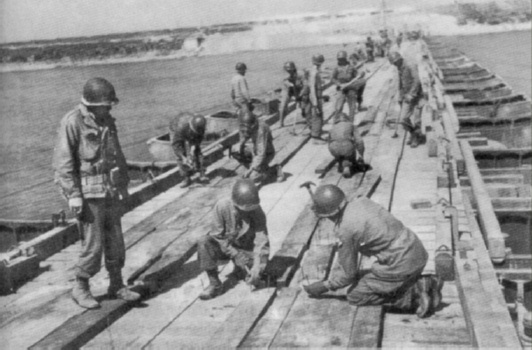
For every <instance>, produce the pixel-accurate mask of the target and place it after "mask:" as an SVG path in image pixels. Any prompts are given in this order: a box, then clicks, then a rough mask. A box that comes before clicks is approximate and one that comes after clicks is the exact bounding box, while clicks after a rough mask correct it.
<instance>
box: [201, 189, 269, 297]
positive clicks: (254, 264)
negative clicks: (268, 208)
mask: <svg viewBox="0 0 532 350" xmlns="http://www.w3.org/2000/svg"><path fill="white" fill-rule="evenodd" d="M269 254H270V241H269V239H268V231H267V226H266V215H265V214H264V211H263V210H262V208H261V206H260V199H259V191H258V189H257V187H256V186H255V184H254V183H253V181H251V180H249V179H240V180H238V181H237V182H236V183H235V185H234V186H233V190H232V194H231V198H225V199H222V200H220V201H219V202H218V203H216V206H215V208H214V222H213V228H212V230H211V231H210V232H209V234H208V235H206V236H205V237H203V238H202V239H200V240H199V242H198V258H199V262H200V268H201V269H202V270H203V271H205V272H206V273H207V276H208V277H209V286H208V287H207V289H206V290H205V291H203V292H202V293H201V294H200V299H202V300H207V299H212V298H214V297H216V296H218V295H220V294H222V293H223V287H222V282H221V281H220V279H219V277H218V261H219V260H222V259H227V258H230V259H232V260H233V263H234V264H235V269H236V271H234V272H233V275H234V276H238V275H243V276H246V275H247V278H246V280H247V282H248V284H250V285H252V286H258V285H259V284H260V283H259V282H260V281H261V274H262V273H263V271H264V269H265V267H266V264H267V262H268V256H269Z"/></svg>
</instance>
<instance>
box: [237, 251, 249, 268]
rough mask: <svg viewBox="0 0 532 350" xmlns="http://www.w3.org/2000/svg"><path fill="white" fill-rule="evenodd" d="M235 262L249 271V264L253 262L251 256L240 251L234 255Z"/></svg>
mask: <svg viewBox="0 0 532 350" xmlns="http://www.w3.org/2000/svg"><path fill="white" fill-rule="evenodd" d="M233 262H234V263H235V265H236V266H238V267H240V268H241V269H242V270H243V271H247V266H248V265H249V264H250V263H251V258H250V257H249V256H247V255H246V254H245V253H243V252H241V251H239V252H238V253H236V255H235V256H234V257H233Z"/></svg>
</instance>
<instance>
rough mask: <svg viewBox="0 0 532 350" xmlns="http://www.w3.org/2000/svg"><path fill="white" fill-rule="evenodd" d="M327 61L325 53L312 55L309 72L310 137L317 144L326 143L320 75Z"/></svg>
mask: <svg viewBox="0 0 532 350" xmlns="http://www.w3.org/2000/svg"><path fill="white" fill-rule="evenodd" d="M323 62H325V58H324V57H323V55H321V54H318V55H314V56H312V64H313V65H312V69H311V70H310V73H309V82H308V84H309V98H308V100H309V104H310V120H311V122H310V125H311V129H310V137H311V138H312V139H313V140H314V143H315V144H324V143H325V142H326V141H325V140H323V139H322V138H321V128H322V126H323V99H322V98H323V96H322V95H323V86H322V81H321V76H320V67H321V65H322V64H323Z"/></svg>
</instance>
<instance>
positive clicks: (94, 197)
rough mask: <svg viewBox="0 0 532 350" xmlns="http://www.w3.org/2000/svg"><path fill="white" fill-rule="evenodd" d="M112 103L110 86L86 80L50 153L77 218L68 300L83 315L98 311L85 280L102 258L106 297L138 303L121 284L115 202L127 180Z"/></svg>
mask: <svg viewBox="0 0 532 350" xmlns="http://www.w3.org/2000/svg"><path fill="white" fill-rule="evenodd" d="M117 103H118V98H117V97H116V93H115V89H114V87H113V85H111V83H109V82H108V81H107V80H105V79H103V78H92V79H89V80H88V81H87V83H86V84H85V86H84V88H83V95H82V98H81V104H79V105H78V106H77V107H76V108H75V109H74V110H72V111H70V112H69V113H67V114H66V115H65V116H64V117H63V119H62V120H61V126H60V127H59V131H58V141H57V144H56V147H55V149H54V170H55V182H56V183H57V184H58V185H59V186H60V187H61V189H62V192H63V194H64V196H65V197H66V199H67V200H68V206H69V208H70V210H72V211H73V212H74V213H75V214H76V216H77V218H78V222H79V225H78V228H79V229H80V235H81V237H82V249H81V253H80V255H79V259H78V262H77V264H76V266H75V276H76V281H75V284H74V288H73V289H72V298H73V299H74V301H75V302H76V303H78V305H79V306H81V307H83V308H87V309H95V308H98V307H99V306H100V304H99V303H98V302H97V301H96V300H95V299H94V297H93V296H92V294H91V292H90V287H89V279H90V278H91V277H92V276H94V275H95V274H96V273H98V271H100V268H101V263H102V254H103V255H105V267H106V269H107V271H108V272H109V279H110V284H109V289H108V290H107V295H108V296H109V297H110V298H120V299H123V300H126V301H135V300H138V299H139V297H140V295H139V294H137V293H134V292H132V291H130V290H128V289H127V288H126V287H124V284H123V281H122V268H123V267H124V262H125V247H124V238H123V236H122V228H121V224H120V217H121V215H122V203H121V202H120V201H119V199H120V198H121V199H122V200H123V201H125V200H127V198H128V191H127V184H128V182H129V177H128V174H127V165H126V160H125V158H124V154H123V153H122V149H121V147H120V143H119V142H118V136H117V130H116V125H115V119H114V118H113V117H112V116H111V114H110V113H109V112H110V111H111V108H112V106H114V105H115V104H117Z"/></svg>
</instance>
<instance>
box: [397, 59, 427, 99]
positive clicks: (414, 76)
mask: <svg viewBox="0 0 532 350" xmlns="http://www.w3.org/2000/svg"><path fill="white" fill-rule="evenodd" d="M406 95H410V96H411V97H412V99H413V100H414V101H415V100H416V99H419V98H421V97H422V95H423V91H422V89H421V81H420V80H419V72H418V67H417V65H416V64H414V63H411V62H407V61H406V60H405V61H404V62H403V64H402V66H401V68H400V69H399V98H400V100H401V101H402V100H403V98H404V97H405V96H406Z"/></svg>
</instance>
